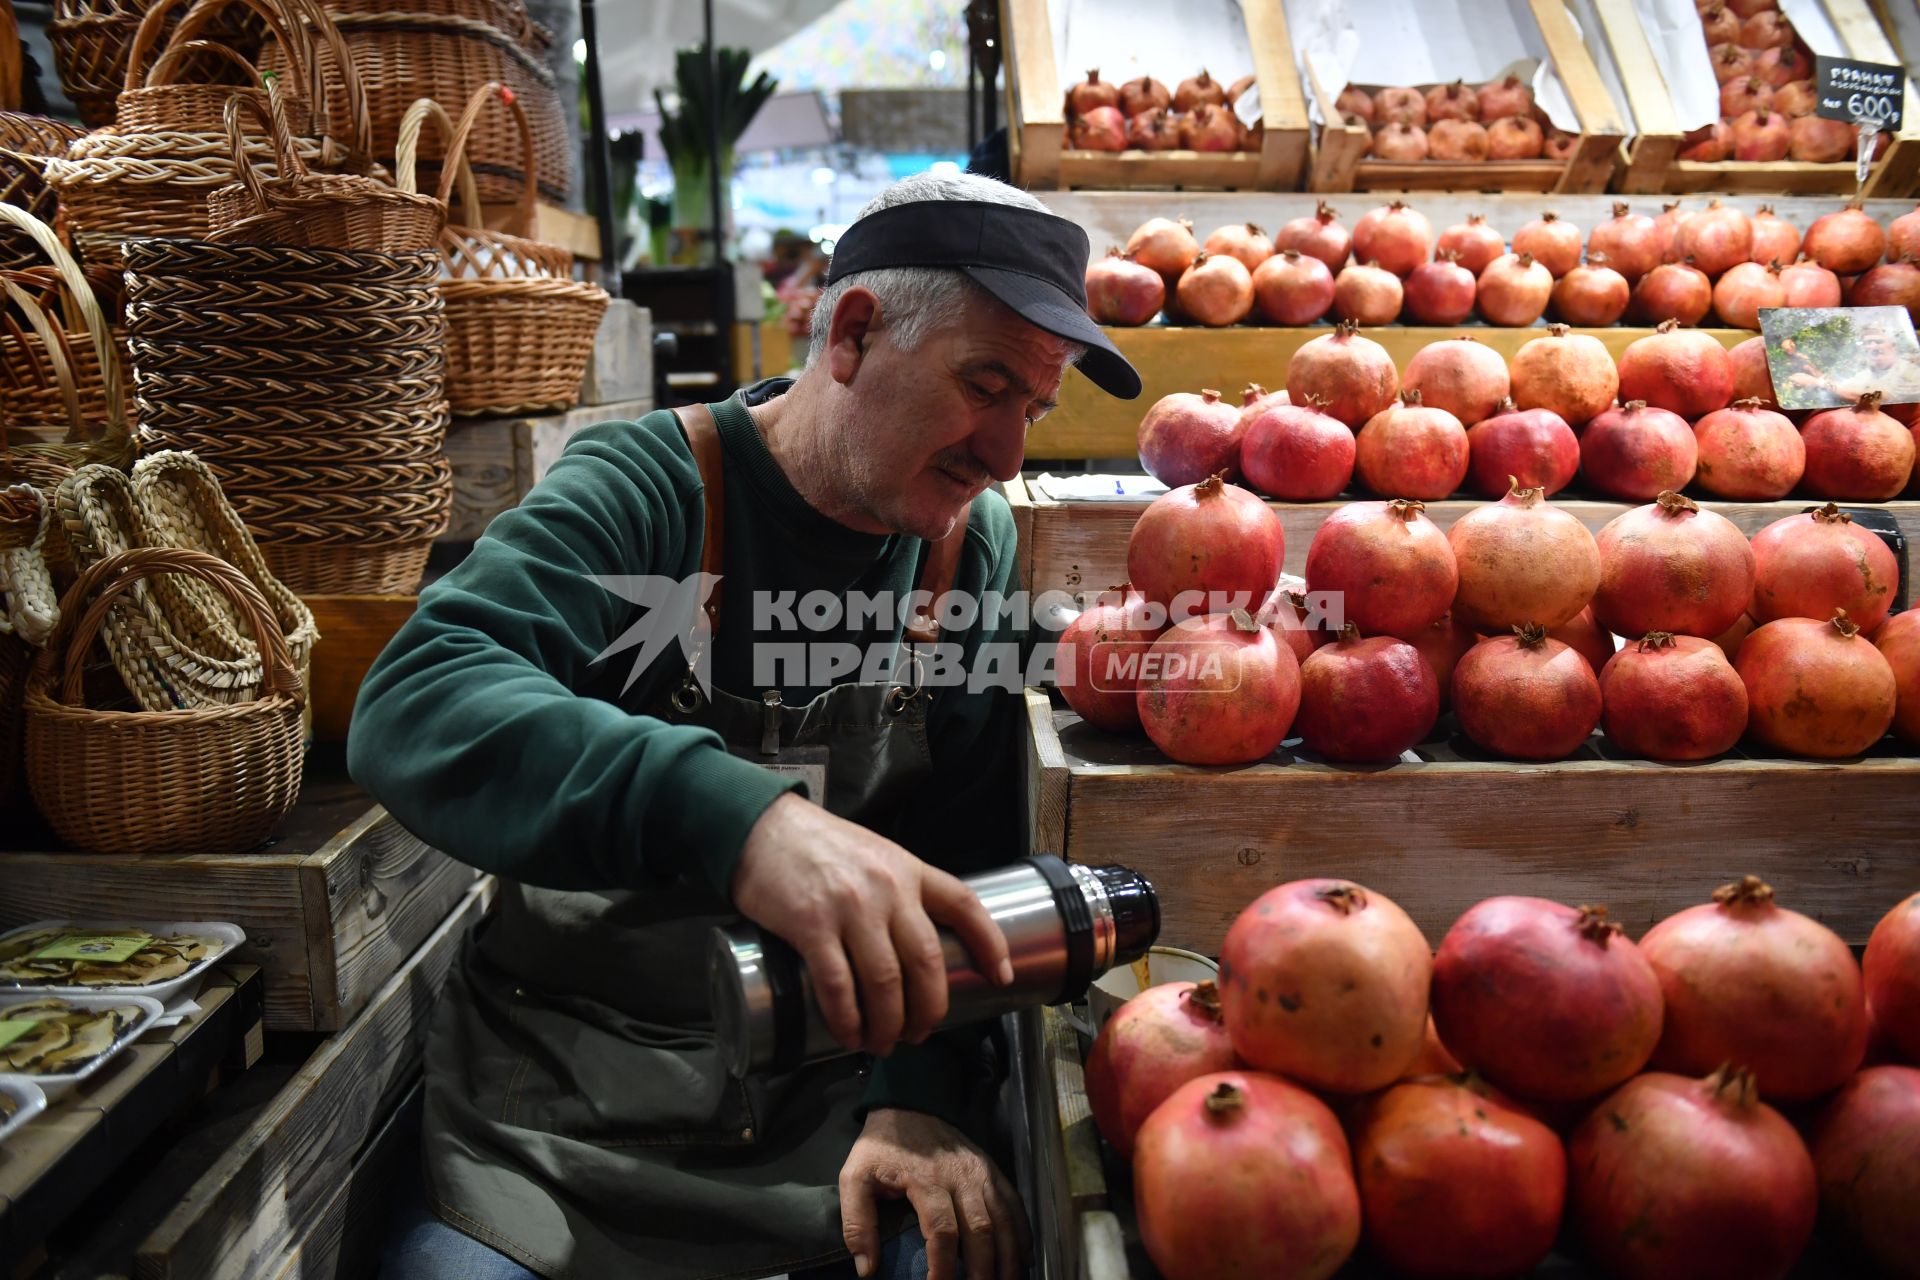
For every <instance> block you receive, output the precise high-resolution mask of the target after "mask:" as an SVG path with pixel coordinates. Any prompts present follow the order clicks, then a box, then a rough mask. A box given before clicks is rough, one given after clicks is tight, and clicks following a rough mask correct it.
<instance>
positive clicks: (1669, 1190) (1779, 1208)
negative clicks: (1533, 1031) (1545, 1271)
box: [1567, 1067, 1818, 1280]
mask: <svg viewBox="0 0 1920 1280" xmlns="http://www.w3.org/2000/svg"><path fill="white" fill-rule="evenodd" d="M1567 1167H1568V1169H1569V1171H1570V1174H1571V1177H1570V1179H1569V1187H1568V1193H1569V1199H1570V1201H1571V1208H1570V1212H1569V1215H1568V1216H1569V1217H1570V1218H1572V1219H1573V1221H1574V1222H1575V1223H1576V1224H1577V1225H1578V1228H1579V1232H1580V1235H1581V1237H1582V1238H1583V1239H1584V1240H1585V1241H1586V1245H1587V1250H1588V1252H1589V1253H1590V1254H1591V1255H1592V1256H1593V1259H1594V1261H1595V1262H1597V1263H1598V1264H1599V1265H1600V1267H1601V1268H1602V1269H1603V1270H1604V1271H1605V1273H1606V1274H1607V1275H1609V1276H1618V1277H1621V1280H1672V1278H1673V1277H1677V1276H1728V1277H1732V1276H1738V1277H1740V1278H1741V1280H1785V1277H1786V1276H1787V1274H1788V1273H1789V1272H1790V1271H1792V1270H1793V1266H1794V1263H1795V1262H1796V1261H1797V1260H1798V1258H1799V1257H1800V1253H1801V1251H1802V1250H1803V1249H1805V1248H1806V1246H1807V1241H1808V1240H1810V1239H1811V1238H1812V1237H1813V1225H1814V1216H1815V1213H1816V1208H1817V1205H1818V1193H1817V1191H1816V1185H1815V1179H1814V1172H1813V1160H1812V1158H1811V1157H1809V1156H1808V1155H1807V1148H1806V1146H1805V1144H1804V1143H1802V1142H1801V1141H1800V1136H1799V1135H1798V1134H1797V1133H1795V1132H1794V1131H1793V1126H1792V1125H1790V1124H1788V1123H1787V1122H1786V1121H1785V1120H1784V1119H1782V1118H1781V1116H1780V1113H1779V1112H1777V1111H1775V1110H1774V1109H1773V1108H1772V1107H1769V1106H1767V1105H1766V1104H1765V1103H1764V1102H1761V1101H1760V1099H1759V1096H1758V1095H1757V1094H1756V1093H1755V1091H1754V1087H1753V1077H1752V1074H1751V1073H1749V1072H1747V1071H1746V1070H1744V1069H1743V1068H1740V1067H1723V1068H1721V1069H1720V1070H1717V1071H1715V1072H1714V1073H1713V1075H1711V1076H1709V1077H1708V1078H1707V1079H1705V1080H1694V1079H1689V1078H1687V1077H1686V1076H1677V1075H1669V1074H1667V1073H1666V1072H1661V1071H1655V1072H1649V1073H1647V1074H1646V1075H1643V1076H1640V1077H1639V1078H1637V1079H1634V1080H1630V1081H1628V1082H1627V1083H1626V1084H1624V1085H1622V1086H1621V1087H1620V1088H1619V1089H1618V1090H1616V1091H1615V1092H1614V1093H1613V1094H1611V1095H1610V1096H1609V1097H1608V1098H1607V1099H1606V1100H1605V1101H1604V1102H1602V1103H1601V1104H1600V1105H1599V1106H1597V1107H1595V1108H1594V1110H1593V1112H1592V1114H1590V1115H1589V1116H1588V1117H1587V1118H1586V1119H1585V1120H1583V1121H1582V1122H1581V1123H1580V1126H1579V1127H1578V1128H1577V1129H1575V1130H1574V1132H1573V1136H1572V1137H1571V1138H1570V1139H1569V1140H1568V1142H1567Z"/></svg>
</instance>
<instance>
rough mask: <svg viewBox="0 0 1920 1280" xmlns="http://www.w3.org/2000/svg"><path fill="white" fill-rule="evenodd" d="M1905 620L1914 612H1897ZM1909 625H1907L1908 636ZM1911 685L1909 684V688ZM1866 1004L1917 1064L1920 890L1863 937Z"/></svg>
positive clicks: (1899, 1049)
mask: <svg viewBox="0 0 1920 1280" xmlns="http://www.w3.org/2000/svg"><path fill="white" fill-rule="evenodd" d="M1901 616H1902V617H1904V618H1907V619H1908V620H1909V621H1912V620H1914V619H1915V617H1916V614H1915V613H1914V612H1913V611H1909V612H1907V613H1905V614H1902V615H1901ZM1912 630H1913V628H1908V633H1909V635H1910V634H1911V632H1912ZM1909 687H1911V686H1909ZM1862 969H1863V977H1864V981H1865V984H1866V993H1867V1003H1868V1004H1870V1005H1872V1006H1873V1008H1874V1010H1875V1014H1876V1017H1877V1018H1878V1020H1879V1021H1880V1024H1881V1025H1882V1026H1883V1027H1884V1028H1885V1034H1886V1037H1887V1039H1888V1041H1889V1042H1890V1043H1891V1044H1892V1047H1893V1049H1894V1050H1895V1051H1896V1052H1897V1053H1899V1054H1900V1056H1901V1057H1903V1058H1904V1059H1906V1061H1908V1062H1909V1063H1920V893H1916V894H1914V895H1912V896H1911V897H1909V898H1907V899H1906V900H1905V901H1903V902H1901V903H1900V904H1899V905H1897V906H1895V907H1894V909H1893V910H1891V911H1889V912H1887V914H1886V915H1884V916H1882V917H1881V918H1880V923H1879V924H1876V925H1875V926H1874V927H1873V935H1872V936H1871V937H1869V938H1868V939H1867V954H1866V958H1865V959H1864V960H1863V961H1862Z"/></svg>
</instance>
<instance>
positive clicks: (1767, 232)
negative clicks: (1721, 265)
mask: <svg viewBox="0 0 1920 1280" xmlns="http://www.w3.org/2000/svg"><path fill="white" fill-rule="evenodd" d="M1749 225H1750V226H1751V227H1752V228H1753V248H1752V250H1751V252H1750V253H1749V254H1748V258H1749V260H1750V261H1753V262H1757V263H1759V264H1760V265H1761V266H1763V267H1764V266H1767V265H1768V264H1770V263H1774V262H1778V263H1779V264H1780V265H1781V266H1785V265H1787V264H1788V263H1790V262H1792V261H1793V260H1794V257H1795V255H1797V254H1798V253H1799V252H1800V228H1798V227H1796V226H1794V225H1793V224H1792V223H1791V222H1788V221H1787V220H1786V219H1785V218H1782V217H1780V216H1779V215H1778V214H1776V213H1774V211H1773V206H1772V205H1768V204H1763V205H1761V206H1760V208H1759V210H1758V211H1757V212H1756V213H1755V214H1754V215H1753V217H1752V218H1751V219H1749Z"/></svg>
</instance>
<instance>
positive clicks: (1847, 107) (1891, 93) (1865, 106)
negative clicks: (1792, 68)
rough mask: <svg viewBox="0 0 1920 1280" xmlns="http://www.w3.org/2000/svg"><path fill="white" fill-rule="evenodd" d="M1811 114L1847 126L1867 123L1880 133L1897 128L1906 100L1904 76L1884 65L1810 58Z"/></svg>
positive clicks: (1821, 57)
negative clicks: (1875, 126) (1812, 102)
mask: <svg viewBox="0 0 1920 1280" xmlns="http://www.w3.org/2000/svg"><path fill="white" fill-rule="evenodd" d="M1813 89H1814V97H1815V99H1816V101H1815V103H1814V108H1813V111H1814V114H1815V115H1819V116H1825V117H1826V118H1827V119H1829V120H1845V121H1846V122H1847V123H1849V124H1865V123H1867V122H1869V121H1871V122H1872V123H1874V124H1876V125H1878V126H1879V127H1880V128H1881V129H1882V130H1883V131H1886V130H1893V129H1898V128H1899V127H1900V108H1901V106H1902V105H1903V104H1904V103H1905V102H1906V97H1907V73H1906V71H1905V70H1903V69H1902V68H1900V67H1896V66H1891V65H1888V64H1887V63H1884V62H1855V61H1853V60H1852V59H1850V58H1829V57H1827V56H1826V55H1825V54H1815V55H1814V58H1813Z"/></svg>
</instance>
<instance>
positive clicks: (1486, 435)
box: [1408, 348, 1580, 498]
mask: <svg viewBox="0 0 1920 1280" xmlns="http://www.w3.org/2000/svg"><path fill="white" fill-rule="evenodd" d="M1428 349H1429V350H1431V348H1428ZM1419 358H1420V357H1419V356H1417V355H1416V356H1415V357H1414V359H1415V360H1418V359H1419ZM1408 371H1409V373H1411V371H1412V366H1408ZM1579 470H1580V442H1579V440H1578V439H1577V438H1575V436H1574V434H1573V428H1571V427H1569V426H1568V425H1567V420H1566V419H1565V418H1562V417H1561V416H1560V415H1559V414H1557V413H1555V412H1553V410H1551V409H1518V408H1515V407H1514V403H1513V401H1512V400H1511V399H1506V400H1502V401H1501V402H1500V403H1499V404H1498V405H1497V406H1495V410H1494V412H1493V413H1492V414H1490V415H1489V416H1487V417H1485V418H1482V419H1481V420H1480V421H1479V422H1476V423H1474V424H1473V425H1472V426H1471V427H1468V428H1467V487H1468V488H1469V489H1471V490H1473V491H1474V492H1475V493H1477V494H1479V495H1480V496H1481V497H1483V498H1497V497H1499V496H1501V495H1502V494H1504V493H1506V491H1507V489H1508V488H1509V487H1511V486H1510V481H1512V480H1518V481H1519V482H1520V483H1521V484H1523V485H1526V486H1527V487H1529V488H1536V489H1540V490H1542V491H1543V492H1544V494H1545V495H1546V496H1547V497H1549V498H1550V497H1552V496H1553V495H1554V494H1556V493H1558V492H1560V490H1562V489H1564V488H1566V487H1567V486H1568V485H1569V484H1571V483H1572V482H1573V477H1574V475H1575V474H1576V473H1577V472H1578V471H1579Z"/></svg>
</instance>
